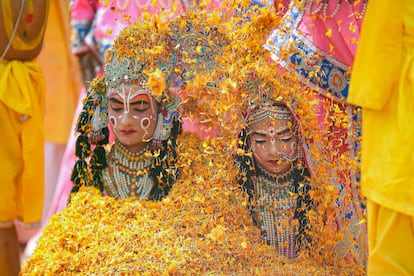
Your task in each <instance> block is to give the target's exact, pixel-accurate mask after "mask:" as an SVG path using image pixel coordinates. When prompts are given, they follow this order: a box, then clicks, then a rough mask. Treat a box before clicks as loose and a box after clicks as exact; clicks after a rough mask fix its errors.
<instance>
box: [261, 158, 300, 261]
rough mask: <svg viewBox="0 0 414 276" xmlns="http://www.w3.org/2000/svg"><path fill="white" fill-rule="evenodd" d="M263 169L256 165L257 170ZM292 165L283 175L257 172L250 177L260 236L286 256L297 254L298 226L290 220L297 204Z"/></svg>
mask: <svg viewBox="0 0 414 276" xmlns="http://www.w3.org/2000/svg"><path fill="white" fill-rule="evenodd" d="M260 171H263V172H264V171H265V170H264V169H263V168H260V167H259V172H260ZM293 171H294V170H293V166H292V167H291V168H290V169H289V170H288V171H287V172H286V173H284V174H283V175H280V176H274V175H270V174H268V173H266V174H264V173H259V175H258V176H256V177H254V178H253V183H254V187H255V203H256V208H257V214H258V222H259V225H260V228H261V230H262V235H263V239H264V240H266V241H267V242H268V243H269V244H270V245H272V246H274V247H275V248H276V249H277V251H278V253H279V254H281V255H283V256H286V257H288V258H294V257H296V256H297V248H296V234H295V233H297V231H298V229H299V227H298V224H297V223H296V224H295V222H294V220H293V218H294V214H295V210H296V206H297V202H296V197H295V196H294V195H293V194H292V191H293V185H294V178H293Z"/></svg>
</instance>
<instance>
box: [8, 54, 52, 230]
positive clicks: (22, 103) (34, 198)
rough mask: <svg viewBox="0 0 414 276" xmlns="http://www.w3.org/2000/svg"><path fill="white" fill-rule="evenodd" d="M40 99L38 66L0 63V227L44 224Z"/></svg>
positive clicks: (41, 82)
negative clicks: (18, 221) (16, 221)
mask: <svg viewBox="0 0 414 276" xmlns="http://www.w3.org/2000/svg"><path fill="white" fill-rule="evenodd" d="M44 96H45V83H44V77H43V74H42V72H41V69H40V67H39V65H38V64H37V62H35V61H26V62H24V61H17V60H13V61H6V60H3V61H1V62H0V126H1V131H0V160H1V162H0V172H1V182H0V183H1V184H0V186H1V192H0V227H2V226H7V223H10V222H13V221H14V219H16V218H17V219H19V220H21V221H23V222H24V223H25V225H26V226H27V227H32V226H33V227H35V226H38V225H39V224H40V221H41V219H42V208H43V189H44V188H43V185H44V183H43V182H44V180H43V179H44V177H43V171H44V168H43V167H44V161H43V154H44V153H43V115H44Z"/></svg>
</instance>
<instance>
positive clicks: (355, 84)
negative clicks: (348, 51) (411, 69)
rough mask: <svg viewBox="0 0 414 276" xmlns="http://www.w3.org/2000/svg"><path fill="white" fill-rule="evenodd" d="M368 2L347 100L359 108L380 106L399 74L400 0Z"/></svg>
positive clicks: (385, 100) (400, 44) (388, 95)
mask: <svg viewBox="0 0 414 276" xmlns="http://www.w3.org/2000/svg"><path fill="white" fill-rule="evenodd" d="M368 3H369V4H368V9H367V13H366V16H365V19H364V22H363V25H362V31H361V37H360V41H359V45H358V49H357V52H356V57H355V62H354V67H353V70H352V75H351V83H350V91H349V95H348V99H347V100H348V102H349V103H351V104H355V105H359V106H361V107H363V108H369V109H374V110H381V109H382V108H383V106H384V105H385V103H386V102H387V100H388V98H389V97H390V94H391V91H392V89H393V86H395V85H396V83H397V81H398V76H399V67H400V62H401V61H400V60H401V46H402V26H403V24H402V1H400V0H398V1H391V0H370V1H369V2H368Z"/></svg>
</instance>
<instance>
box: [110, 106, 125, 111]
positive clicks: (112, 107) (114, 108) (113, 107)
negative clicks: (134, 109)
mask: <svg viewBox="0 0 414 276" xmlns="http://www.w3.org/2000/svg"><path fill="white" fill-rule="evenodd" d="M109 106H110V107H111V109H112V110H113V111H115V112H119V111H121V110H122V109H123V108H122V107H115V106H113V105H109Z"/></svg>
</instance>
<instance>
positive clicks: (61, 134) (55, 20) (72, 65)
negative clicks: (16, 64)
mask: <svg viewBox="0 0 414 276" xmlns="http://www.w3.org/2000/svg"><path fill="white" fill-rule="evenodd" d="M68 2H69V1H67V0H56V1H50V8H49V16H48V23H47V28H46V33H45V38H44V42H43V48H42V51H41V52H40V55H39V57H38V59H37V60H38V62H39V64H40V66H41V68H42V71H43V74H44V75H45V78H46V113H45V141H46V142H51V143H56V144H66V142H67V140H68V137H69V133H70V129H71V127H72V125H73V116H74V112H75V109H76V105H77V101H78V97H79V93H80V91H81V89H82V77H81V74H80V69H79V64H78V60H77V59H76V57H75V56H74V55H72V52H71V43H70V25H69V24H70V18H69V3H68Z"/></svg>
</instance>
